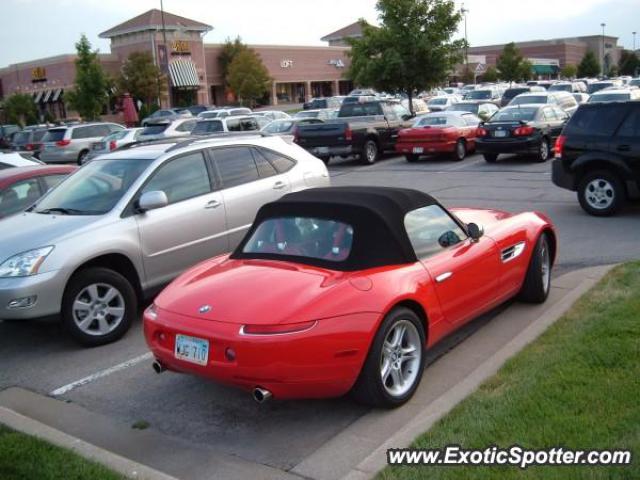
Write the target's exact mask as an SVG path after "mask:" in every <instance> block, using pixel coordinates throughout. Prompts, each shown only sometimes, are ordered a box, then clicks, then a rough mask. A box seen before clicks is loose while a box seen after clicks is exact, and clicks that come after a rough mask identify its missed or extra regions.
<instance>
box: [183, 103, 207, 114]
mask: <svg viewBox="0 0 640 480" xmlns="http://www.w3.org/2000/svg"><path fill="white" fill-rule="evenodd" d="M185 110H189V113H191V115H193V116H194V117H197V116H198V115H199V114H200V113H202V112H206V111H208V110H209V107H207V106H206V105H191V106H190V107H187V108H185Z"/></svg>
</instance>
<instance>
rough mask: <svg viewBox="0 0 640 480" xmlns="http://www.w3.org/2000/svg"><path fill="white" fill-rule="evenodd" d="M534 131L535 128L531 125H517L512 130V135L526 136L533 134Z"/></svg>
mask: <svg viewBox="0 0 640 480" xmlns="http://www.w3.org/2000/svg"><path fill="white" fill-rule="evenodd" d="M534 131H535V130H534V128H533V127H529V126H525V127H518V128H516V129H515V130H514V131H513V135H514V136H515V137H528V136H529V135H533V132H534Z"/></svg>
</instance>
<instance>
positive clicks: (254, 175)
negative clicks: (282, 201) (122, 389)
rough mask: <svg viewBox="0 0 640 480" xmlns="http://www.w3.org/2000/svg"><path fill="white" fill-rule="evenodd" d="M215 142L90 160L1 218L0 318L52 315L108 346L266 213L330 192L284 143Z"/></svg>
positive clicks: (86, 339) (231, 137) (312, 165)
mask: <svg viewBox="0 0 640 480" xmlns="http://www.w3.org/2000/svg"><path fill="white" fill-rule="evenodd" d="M222 135H223V136H221V137H218V138H216V139H200V140H198V139H189V140H186V141H181V142H180V141H173V142H170V141H165V142H163V143H155V144H147V145H145V144H140V145H138V146H133V147H129V148H126V147H125V148H124V149H122V150H118V151H115V152H113V153H111V154H107V155H103V156H99V157H96V158H95V159H94V160H92V161H91V162H88V163H87V164H86V165H84V166H83V167H82V168H81V169H80V170H78V171H77V172H76V173H74V174H73V175H71V176H70V177H68V178H67V179H66V180H64V181H63V182H62V183H61V184H59V185H58V187H56V188H54V189H53V190H51V191H50V192H49V193H47V194H46V195H45V196H44V197H43V198H42V199H41V200H40V201H38V203H36V204H35V205H33V206H32V207H31V208H30V209H29V210H28V211H27V212H25V213H23V214H21V215H15V216H13V217H11V218H9V219H6V220H3V221H2V223H1V227H0V228H1V229H2V232H3V234H2V237H1V238H0V252H1V254H0V255H1V256H2V258H0V319H9V320H21V319H31V318H40V317H49V316H59V317H60V318H61V320H62V322H63V324H64V326H65V327H66V328H67V330H68V331H69V333H70V334H71V335H72V336H73V337H74V338H75V339H76V340H78V341H79V342H80V343H82V344H84V345H89V346H91V345H101V344H105V343H109V342H112V341H115V340H117V339H119V338H120V337H122V335H124V334H125V332H126V331H127V330H128V329H129V327H130V325H131V322H132V321H133V320H134V319H135V318H136V316H137V314H138V306H139V305H140V303H141V302H142V301H143V299H144V298H147V297H149V296H151V295H152V294H153V293H155V292H157V291H158V290H159V289H160V288H162V286H164V285H165V284H166V283H168V282H169V281H171V280H172V279H173V278H175V277H176V276H177V275H178V274H180V273H181V272H182V271H183V270H185V269H186V268H188V267H190V266H192V265H194V264H196V263H198V262H200V261H202V260H204V259H207V258H209V257H212V256H215V255H218V254H221V253H224V252H228V251H229V250H231V249H232V248H234V247H235V246H236V244H237V243H238V242H239V241H240V240H241V238H242V237H243V235H244V233H245V232H246V230H247V229H248V228H249V227H250V225H251V223H252V222H253V219H254V216H255V214H256V212H257V210H258V209H259V208H260V207H261V206H262V205H263V204H265V203H267V202H271V201H274V200H276V199H278V198H279V197H281V196H282V195H284V194H285V193H287V192H291V191H296V190H302V189H306V188H310V187H320V186H327V185H329V175H328V172H327V169H326V167H325V166H324V164H323V163H322V161H320V160H318V159H317V158H315V157H314V156H312V155H310V154H309V153H307V152H306V151H305V150H304V149H302V148H300V147H299V146H297V145H295V144H290V143H288V142H287V141H286V140H285V139H283V138H282V137H263V136H262V135H260V134H227V135H224V134H222Z"/></svg>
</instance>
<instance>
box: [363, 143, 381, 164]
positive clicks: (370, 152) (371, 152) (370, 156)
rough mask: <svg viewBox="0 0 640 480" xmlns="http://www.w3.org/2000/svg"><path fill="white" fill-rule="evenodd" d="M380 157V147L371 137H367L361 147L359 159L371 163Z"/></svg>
mask: <svg viewBox="0 0 640 480" xmlns="http://www.w3.org/2000/svg"><path fill="white" fill-rule="evenodd" d="M379 157H380V149H379V148H378V143H377V142H376V141H375V140H374V139H373V138H368V139H367V140H366V141H365V142H364V145H363V147H362V153H361V154H360V160H361V161H362V163H364V164H365V165H373V164H374V163H376V161H377V160H378V158H379Z"/></svg>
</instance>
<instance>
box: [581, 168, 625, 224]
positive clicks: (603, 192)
mask: <svg viewBox="0 0 640 480" xmlns="http://www.w3.org/2000/svg"><path fill="white" fill-rule="evenodd" d="M578 201H579V202H580V206H581V207H582V209H583V210H584V211H585V212H587V213H588V214H590V215H595V216H598V217H606V216H609V215H613V214H614V213H616V212H617V211H618V210H620V209H621V208H622V206H623V205H624V202H625V190H624V185H623V184H622V181H621V180H620V179H619V178H618V177H617V175H615V174H612V173H609V172H607V171H604V170H598V171H595V172H590V173H587V174H586V175H585V176H584V177H582V180H580V184H579V185H578Z"/></svg>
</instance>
